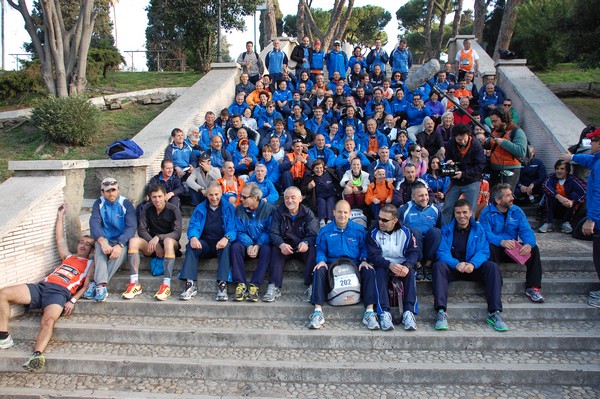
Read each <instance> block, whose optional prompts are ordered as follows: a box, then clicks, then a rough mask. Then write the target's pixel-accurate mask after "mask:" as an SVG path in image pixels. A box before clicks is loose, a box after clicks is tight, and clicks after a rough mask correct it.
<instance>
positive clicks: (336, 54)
mask: <svg viewBox="0 0 600 399" xmlns="http://www.w3.org/2000/svg"><path fill="white" fill-rule="evenodd" d="M325 61H326V62H327V74H328V75H329V78H330V79H331V78H332V77H333V73H334V72H336V71H337V72H339V73H340V78H342V79H346V71H347V70H348V55H346V53H345V52H344V51H343V50H342V43H341V42H340V41H339V40H336V41H335V42H334V43H333V50H331V51H330V52H328V53H327V55H326V56H325Z"/></svg>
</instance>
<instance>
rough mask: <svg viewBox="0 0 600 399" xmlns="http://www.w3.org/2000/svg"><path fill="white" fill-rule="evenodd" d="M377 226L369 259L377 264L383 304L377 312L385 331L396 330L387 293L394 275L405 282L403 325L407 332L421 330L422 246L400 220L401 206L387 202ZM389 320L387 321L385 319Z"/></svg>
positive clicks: (369, 241) (371, 237)
mask: <svg viewBox="0 0 600 399" xmlns="http://www.w3.org/2000/svg"><path fill="white" fill-rule="evenodd" d="M377 223H378V224H377V226H374V227H373V228H372V229H371V230H370V231H369V234H368V236H367V249H368V253H369V261H370V262H371V263H372V264H373V266H374V267H375V271H376V274H377V288H378V294H379V303H378V308H377V313H379V318H380V320H381V329H382V330H386V329H389V330H393V329H394V325H393V324H392V323H391V322H389V323H388V322H387V321H391V318H392V316H391V315H390V306H389V297H388V292H387V287H388V281H389V278H390V275H391V276H393V277H392V278H394V277H396V278H398V279H399V280H400V281H402V283H403V286H404V289H403V296H402V300H403V301H402V303H403V312H402V324H404V329H405V330H407V331H414V330H416V329H417V323H416V322H415V315H416V314H417V313H419V305H418V303H417V285H416V281H415V273H414V266H415V264H416V262H417V258H418V256H419V246H418V244H417V240H416V239H415V237H414V235H413V234H412V232H411V231H410V229H409V228H408V227H406V226H404V225H402V223H400V221H399V220H398V209H396V207H395V206H394V205H391V204H386V205H384V206H383V207H382V208H381V210H380V211H379V218H378V220H377ZM385 319H387V321H386V320H385Z"/></svg>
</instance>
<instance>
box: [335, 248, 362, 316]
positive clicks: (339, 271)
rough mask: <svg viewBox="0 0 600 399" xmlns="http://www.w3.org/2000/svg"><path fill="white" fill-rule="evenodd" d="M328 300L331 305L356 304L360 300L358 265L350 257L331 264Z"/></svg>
mask: <svg viewBox="0 0 600 399" xmlns="http://www.w3.org/2000/svg"><path fill="white" fill-rule="evenodd" d="M329 286H330V287H331V291H330V292H329V295H327V300H328V301H329V304H330V305H331V306H346V305H354V304H356V303H358V302H360V279H359V277H358V267H357V266H356V265H355V264H354V262H352V261H351V260H350V259H348V258H340V259H338V260H336V261H335V262H333V263H332V264H331V266H329Z"/></svg>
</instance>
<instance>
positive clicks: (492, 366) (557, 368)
mask: <svg viewBox="0 0 600 399" xmlns="http://www.w3.org/2000/svg"><path fill="white" fill-rule="evenodd" d="M8 353H9V354H8V355H6V356H3V357H4V360H5V361H4V362H2V364H1V365H0V370H2V371H16V370H18V369H19V368H20V367H21V364H22V362H23V359H24V358H26V357H27V355H28V352H26V351H22V350H14V351H9V352H8ZM316 359H317V361H315V358H312V359H309V360H296V359H286V360H277V361H272V360H254V359H239V358H234V359H205V358H200V357H198V356H186V357H176V356H161V357H160V358H155V357H146V356H140V355H137V356H124V355H116V354H86V356H85V357H79V356H73V354H71V353H69V354H59V353H56V354H53V356H52V360H53V361H48V362H47V365H46V368H47V370H46V372H47V373H54V374H71V373H78V372H81V370H86V371H87V372H93V374H99V375H113V376H121V377H146V378H148V377H163V378H164V377H169V378H177V377H180V376H181V375H182V374H183V373H185V375H186V376H188V377H190V378H191V379H196V378H207V379H213V380H216V379H219V380H221V381H223V382H228V381H269V382H302V381H312V382H315V383H329V382H331V381H338V382H339V383H342V384H343V383H355V384H363V383H370V384H373V383H374V384H380V383H381V384H392V383H399V382H403V383H411V384H422V383H428V382H429V381H430V378H431V375H435V378H436V381H437V383H440V384H453V383H456V382H457V381H460V383H464V384H481V383H486V382H487V383H489V384H492V385H494V384H518V385H529V384H540V385H544V384H552V385H588V386H594V385H599V384H600V365H598V364H589V363H588V364H577V366H576V368H574V367H573V365H572V364H569V363H566V364H562V363H560V362H553V363H551V364H527V363H525V364H519V363H514V362H513V363H498V362H494V363H488V362H485V361H480V360H479V359H477V360H476V361H473V360H471V361H470V362H468V363H465V362H453V361H452V359H449V362H448V363H447V362H441V361H440V360H441V359H440V358H439V357H436V358H431V359H430V360H424V361H418V362H414V363H412V362H411V363H409V364H402V363H400V362H398V359H397V357H396V356H394V355H391V356H390V361H389V362H388V363H386V364H385V365H383V367H382V365H381V364H380V363H379V362H377V361H365V360H363V359H361V360H357V359H353V360H350V361H340V360H337V359H335V357H334V358H330V359H326V358H325V359H324V358H316ZM327 360H329V361H327ZM449 364H451V365H452V366H451V367H448V366H449ZM382 369H383V370H385V372H382Z"/></svg>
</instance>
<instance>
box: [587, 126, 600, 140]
mask: <svg viewBox="0 0 600 399" xmlns="http://www.w3.org/2000/svg"><path fill="white" fill-rule="evenodd" d="M585 137H587V138H588V139H592V138H594V137H596V138H599V139H600V128H598V129H596V130H594V131H593V132H591V133H588V134H586V135H585Z"/></svg>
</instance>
